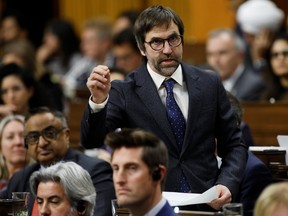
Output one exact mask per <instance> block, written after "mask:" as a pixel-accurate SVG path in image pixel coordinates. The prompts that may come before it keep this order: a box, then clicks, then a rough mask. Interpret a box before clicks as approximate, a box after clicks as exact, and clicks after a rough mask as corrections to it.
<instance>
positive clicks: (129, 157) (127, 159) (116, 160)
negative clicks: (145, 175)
mask: <svg viewBox="0 0 288 216" xmlns="http://www.w3.org/2000/svg"><path fill="white" fill-rule="evenodd" d="M142 151H143V148H142V147H137V148H126V147H121V148H120V149H116V150H115V151H114V152H113V156H112V164H114V165H125V164H128V163H137V164H140V163H144V162H143V161H142Z"/></svg>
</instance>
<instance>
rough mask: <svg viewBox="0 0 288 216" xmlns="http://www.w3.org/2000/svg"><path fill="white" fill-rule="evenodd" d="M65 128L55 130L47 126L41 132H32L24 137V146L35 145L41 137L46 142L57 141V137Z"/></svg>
mask: <svg viewBox="0 0 288 216" xmlns="http://www.w3.org/2000/svg"><path fill="white" fill-rule="evenodd" d="M64 129H65V127H63V128H60V129H57V128H55V127H53V126H48V127H46V128H44V129H43V130H42V131H33V132H30V133H28V134H27V135H26V136H25V137H24V141H25V145H36V144H38V142H39V138H40V136H42V137H43V138H44V139H45V140H47V141H52V140H56V139H57V135H58V134H59V133H60V132H61V131H63V130H64Z"/></svg>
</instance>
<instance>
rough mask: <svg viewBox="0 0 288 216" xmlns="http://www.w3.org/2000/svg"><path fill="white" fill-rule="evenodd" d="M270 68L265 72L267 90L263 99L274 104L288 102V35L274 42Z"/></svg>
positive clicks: (281, 36) (269, 61)
mask: <svg viewBox="0 0 288 216" xmlns="http://www.w3.org/2000/svg"><path fill="white" fill-rule="evenodd" d="M267 63H268V67H267V68H266V70H265V71H264V72H263V77H264V79H265V81H266V83H267V90H266V91H265V92H264V93H263V95H262V99H264V100H267V101H270V102H271V103H274V102H275V101H287V100H288V35H287V34H280V35H278V36H277V37H276V38H275V39H274V40H273V42H272V45H271V48H270V53H269V59H267Z"/></svg>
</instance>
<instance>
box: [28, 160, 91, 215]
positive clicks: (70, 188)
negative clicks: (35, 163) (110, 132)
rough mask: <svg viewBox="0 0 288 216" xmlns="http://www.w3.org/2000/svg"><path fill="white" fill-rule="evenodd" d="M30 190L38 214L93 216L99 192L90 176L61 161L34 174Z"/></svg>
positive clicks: (77, 167)
mask: <svg viewBox="0 0 288 216" xmlns="http://www.w3.org/2000/svg"><path fill="white" fill-rule="evenodd" d="M30 188H31V191H32V193H33V195H34V196H35V197H36V198H37V203H38V214H39V215H60V214H61V216H79V215H82V216H92V215H93V212H94V206H95V198H96V192H95V188H94V186H93V182H92V179H91V177H90V174H89V173H88V172H87V171H86V170H85V169H83V168H82V167H81V166H79V165H78V164H76V163H74V162H59V163H56V164H55V165H52V166H50V167H48V168H47V169H42V170H40V171H37V172H34V173H33V174H32V176H31V177H30Z"/></svg>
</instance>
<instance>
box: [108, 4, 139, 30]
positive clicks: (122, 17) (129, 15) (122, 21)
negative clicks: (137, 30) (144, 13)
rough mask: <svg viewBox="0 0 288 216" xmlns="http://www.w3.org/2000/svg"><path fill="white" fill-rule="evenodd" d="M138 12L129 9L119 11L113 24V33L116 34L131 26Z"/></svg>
mask: <svg viewBox="0 0 288 216" xmlns="http://www.w3.org/2000/svg"><path fill="white" fill-rule="evenodd" d="M139 14H140V12H139V11H137V10H133V9H129V10H124V11H121V12H120V13H119V14H118V16H117V17H116V20H115V21H114V24H113V34H114V35H116V34H118V33H120V32H121V31H123V30H124V29H127V28H132V27H133V26H134V23H135V21H136V19H137V17H138V16H139Z"/></svg>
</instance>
